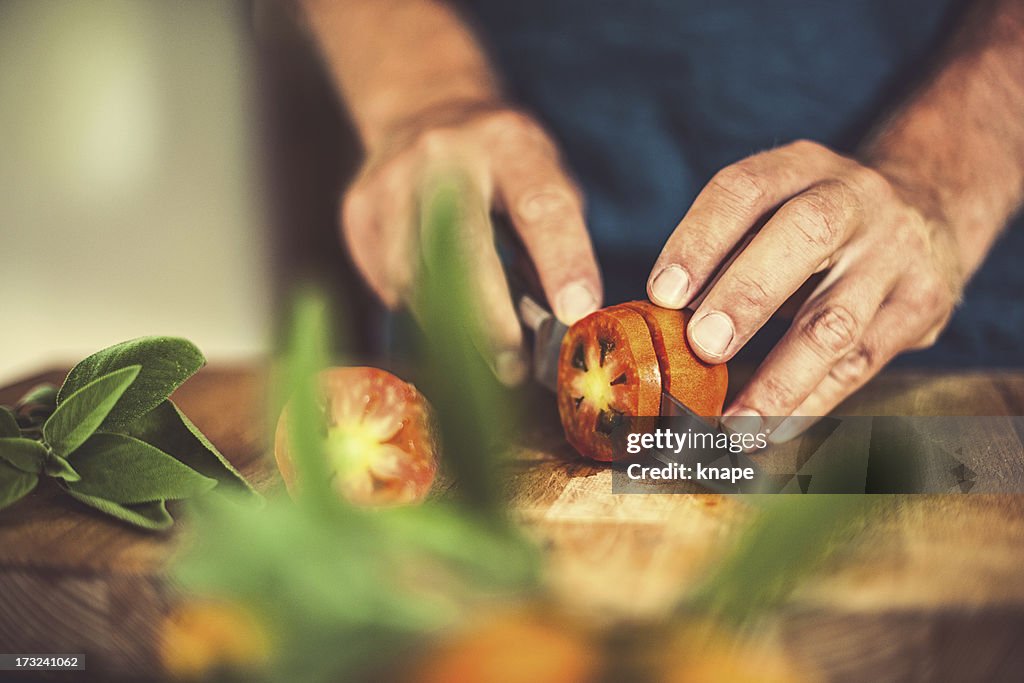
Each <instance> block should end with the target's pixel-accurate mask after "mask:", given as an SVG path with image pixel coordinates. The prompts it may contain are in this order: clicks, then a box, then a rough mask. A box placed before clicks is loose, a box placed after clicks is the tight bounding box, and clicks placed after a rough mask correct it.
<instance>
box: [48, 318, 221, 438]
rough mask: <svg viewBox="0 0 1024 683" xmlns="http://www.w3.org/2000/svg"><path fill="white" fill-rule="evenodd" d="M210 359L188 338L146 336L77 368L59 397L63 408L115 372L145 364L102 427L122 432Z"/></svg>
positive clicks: (96, 356) (89, 358) (106, 350)
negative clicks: (77, 393)
mask: <svg viewBox="0 0 1024 683" xmlns="http://www.w3.org/2000/svg"><path fill="white" fill-rule="evenodd" d="M205 362H206V359H205V358H203V354H202V353H201V352H200V351H199V349H197V348H196V346H195V344H193V343H192V342H190V341H188V340H187V339H180V338H177V337H143V338H141V339H134V340H132V341H127V342H123V343H121V344H117V345H116V346H111V347H110V348H108V349H104V350H103V351H99V352H98V353H94V354H93V355H91V356H89V357H88V358H86V359H85V360H83V361H82V362H81V363H79V364H78V365H76V366H75V367H74V368H73V369H72V370H71V372H70V373H68V376H67V379H65V380H64V386H62V387H61V388H60V392H58V394H57V404H58V405H60V404H61V403H63V402H64V401H65V400H67V398H68V397H69V396H70V395H71V394H72V393H74V392H75V391H77V390H79V389H81V388H82V387H83V386H85V385H86V384H88V383H89V382H91V381H93V380H94V379H96V378H98V377H101V376H102V375H105V374H107V373H109V372H112V371H114V370H119V369H121V368H125V367H128V366H131V365H141V366H142V371H141V372H140V373H139V377H138V379H136V380H135V382H134V383H133V384H132V386H131V388H130V389H129V390H128V391H126V392H125V395H124V397H123V398H122V399H121V401H119V402H118V404H117V408H116V409H115V410H114V411H112V412H111V413H110V415H108V416H107V419H106V420H105V421H104V423H103V425H102V427H103V429H105V430H108V431H110V430H118V429H124V428H126V427H128V425H130V424H131V423H132V422H134V421H135V420H136V419H138V418H139V417H141V416H142V415H145V414H146V413H148V412H149V411H150V410H152V409H153V408H155V407H156V406H158V405H160V403H161V402H162V401H163V400H164V399H165V398H167V397H168V396H170V395H171V393H172V392H173V391H174V390H175V389H177V388H178V387H179V386H181V384H182V383H183V382H184V381H185V380H186V379H188V378H189V377H191V376H192V375H194V374H195V373H196V371H197V370H198V369H199V368H201V367H202V366H203V364H204V363H205Z"/></svg>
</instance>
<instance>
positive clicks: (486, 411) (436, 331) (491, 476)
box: [416, 178, 514, 516]
mask: <svg viewBox="0 0 1024 683" xmlns="http://www.w3.org/2000/svg"><path fill="white" fill-rule="evenodd" d="M479 202H480V198H479V197H477V196H476V195H475V194H474V193H473V192H472V191H471V190H469V189H468V184H467V183H464V182H462V180H461V179H459V178H440V179H438V180H437V181H436V190H435V191H433V192H430V193H427V194H425V199H424V202H423V206H422V207H421V212H420V213H421V216H422V221H423V225H422V228H421V234H422V239H423V242H424V248H423V251H424V264H423V267H422V268H421V272H420V279H419V283H418V290H417V291H418V293H419V299H418V302H417V304H416V305H417V308H418V309H419V311H420V315H419V318H420V320H421V322H422V325H423V327H424V334H425V338H426V354H425V359H426V363H425V365H426V368H427V373H426V375H427V376H426V381H425V382H424V393H425V394H426V395H427V396H428V397H429V398H430V400H431V402H432V403H433V404H434V407H435V408H436V411H437V414H438V415H439V418H440V424H441V432H442V443H443V448H444V459H445V466H446V468H447V470H448V471H449V472H450V474H451V475H452V476H453V478H454V479H455V481H456V483H457V488H456V491H457V494H458V495H459V496H460V497H461V498H462V499H463V500H465V501H466V502H467V503H468V504H469V505H471V506H472V507H474V508H476V509H477V510H480V511H484V512H486V513H488V514H490V515H492V516H500V515H501V514H502V513H503V511H504V500H503V497H502V490H503V486H502V481H501V472H500V469H499V465H500V455H501V441H502V436H503V435H505V434H508V433H509V432H510V431H512V426H511V422H512V418H513V416H514V410H513V409H512V406H511V405H510V404H509V402H508V401H507V400H506V398H505V394H504V392H503V390H502V388H501V387H500V386H499V385H498V384H497V382H496V381H495V379H494V376H493V374H492V373H491V371H490V369H489V368H488V367H487V365H486V363H485V362H484V361H483V359H482V357H481V355H480V352H479V351H478V350H477V343H478V342H475V341H474V340H480V339H483V338H486V336H487V335H486V330H483V329H481V319H482V318H481V316H480V315H479V314H478V313H479V306H480V305H481V303H480V302H479V301H478V300H477V294H476V288H475V287H474V286H473V283H472V280H471V271H470V266H469V265H468V264H469V259H470V258H472V257H474V256H475V255H473V254H467V253H466V244H465V240H464V238H463V235H462V233H463V230H462V224H463V221H464V217H465V216H466V215H467V213H469V212H472V211H477V210H480V208H479V207H478V206H476V204H478V203H479Z"/></svg>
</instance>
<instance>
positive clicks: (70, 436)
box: [43, 365, 142, 457]
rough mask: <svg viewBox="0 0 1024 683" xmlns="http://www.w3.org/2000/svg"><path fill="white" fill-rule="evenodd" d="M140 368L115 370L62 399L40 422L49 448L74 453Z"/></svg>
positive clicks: (101, 421) (131, 366)
mask: <svg viewBox="0 0 1024 683" xmlns="http://www.w3.org/2000/svg"><path fill="white" fill-rule="evenodd" d="M141 370H142V366H139V365H129V366H128V367H126V368H121V369H120V370H115V371H114V372H111V373H110V374H107V375H103V376H101V377H99V378H97V379H94V380H92V381H91V382H89V383H88V384H86V385H85V386H83V387H82V388H81V389H78V390H77V391H75V392H74V393H73V394H71V395H70V396H68V397H66V398H64V399H62V401H61V403H60V405H59V406H57V410H55V411H53V415H51V416H50V418H49V419H48V420H47V421H46V424H44V425H43V438H44V439H45V440H46V443H48V444H49V445H50V448H52V449H53V450H54V452H55V453H57V455H62V456H65V457H66V456H68V455H70V454H71V453H73V452H74V451H75V449H77V448H78V447H79V446H81V445H82V444H83V443H84V442H85V440H86V439H88V438H89V437H90V436H91V435H92V433H93V432H95V431H96V430H97V429H98V428H99V426H100V425H101V424H102V423H103V420H104V419H106V417H107V415H108V414H109V413H110V411H111V410H113V408H114V406H115V405H117V403H118V400H119V399H121V398H122V395H123V394H124V393H125V392H126V390H127V389H128V387H129V386H131V384H132V382H134V381H135V379H136V378H137V377H138V376H139V373H140V371H141Z"/></svg>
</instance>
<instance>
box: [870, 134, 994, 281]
mask: <svg viewBox="0 0 1024 683" xmlns="http://www.w3.org/2000/svg"><path fill="white" fill-rule="evenodd" d="M864 163H866V164H867V165H868V166H869V167H871V168H872V169H874V170H875V171H877V172H878V173H880V174H881V175H882V176H883V177H884V178H885V179H886V181H888V183H889V185H890V187H891V188H892V190H893V192H894V193H895V194H896V196H897V197H898V200H899V201H902V202H903V203H904V204H906V205H907V206H909V207H911V208H912V209H913V210H914V211H916V212H917V213H918V214H919V215H920V216H921V218H922V219H923V220H924V222H925V224H926V225H927V226H928V228H929V232H930V234H931V236H932V238H933V239H932V242H933V243H934V244H935V245H936V247H937V248H939V249H941V251H942V252H944V253H942V254H937V255H936V256H937V257H941V260H943V261H945V262H946V264H945V265H946V268H945V269H946V270H947V272H948V273H949V275H950V279H951V281H952V283H953V284H954V285H955V286H956V288H957V289H960V288H962V286H963V285H964V284H965V283H966V281H967V280H968V279H969V278H970V277H971V275H972V274H973V273H974V271H976V270H977V269H978V267H979V266H980V265H981V262H982V261H983V260H984V258H985V255H986V254H987V253H988V250H989V247H990V246H991V243H992V241H993V240H994V239H995V236H996V235H997V234H998V233H999V230H1000V228H1001V226H1002V222H1001V220H1000V218H999V217H998V216H995V215H992V212H990V211H989V210H987V209H983V208H980V205H979V204H977V203H974V202H972V203H970V204H966V203H965V202H963V197H964V195H965V194H966V193H968V192H969V189H968V188H964V187H958V186H956V184H955V183H950V182H947V181H946V180H944V179H943V178H942V176H941V173H939V172H938V171H939V169H934V168H931V167H930V166H929V165H928V164H923V163H921V161H920V157H916V156H914V155H911V154H902V153H900V152H898V151H896V150H885V149H878V148H876V149H874V150H871V152H870V153H869V154H868V155H866V158H865V159H864Z"/></svg>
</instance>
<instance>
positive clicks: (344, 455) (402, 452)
mask: <svg viewBox="0 0 1024 683" xmlns="http://www.w3.org/2000/svg"><path fill="white" fill-rule="evenodd" d="M320 386H321V390H322V400H323V409H324V420H325V422H326V425H325V427H326V429H325V432H324V438H325V448H324V451H325V453H326V456H327V459H328V468H329V471H330V475H331V479H332V483H333V485H334V488H335V489H336V490H337V491H338V493H339V494H340V495H342V496H344V497H345V498H346V499H348V500H349V501H350V502H352V503H355V504H357V505H387V504H401V503H413V502H417V501H420V500H422V499H423V498H424V497H425V496H426V495H427V493H428V492H429V491H430V487H431V485H432V484H433V481H434V477H435V475H436V474H437V463H438V453H437V441H436V438H435V430H434V427H433V420H432V417H431V411H430V404H429V403H427V399H426V398H424V397H423V394H421V393H420V392H419V391H417V389H416V387H414V386H413V385H412V384H409V383H408V382H403V381H402V380H401V379H399V378H398V377H395V376H394V375H392V374H391V373H390V372H386V371H384V370H380V369H378V368H368V367H349V368H330V369H328V370H325V371H323V372H322V373H320ZM287 414H288V408H287V407H286V408H285V410H284V412H283V413H282V414H281V419H280V420H279V421H278V424H277V433H276V435H275V443H274V454H275V457H276V458H277V464H278V468H279V469H280V470H281V476H282V477H283V478H284V481H285V484H286V485H287V486H288V490H289V491H292V492H294V488H295V484H296V481H295V480H296V477H295V474H296V473H295V468H294V464H293V461H292V456H291V453H290V449H289V445H288V424H287Z"/></svg>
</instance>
